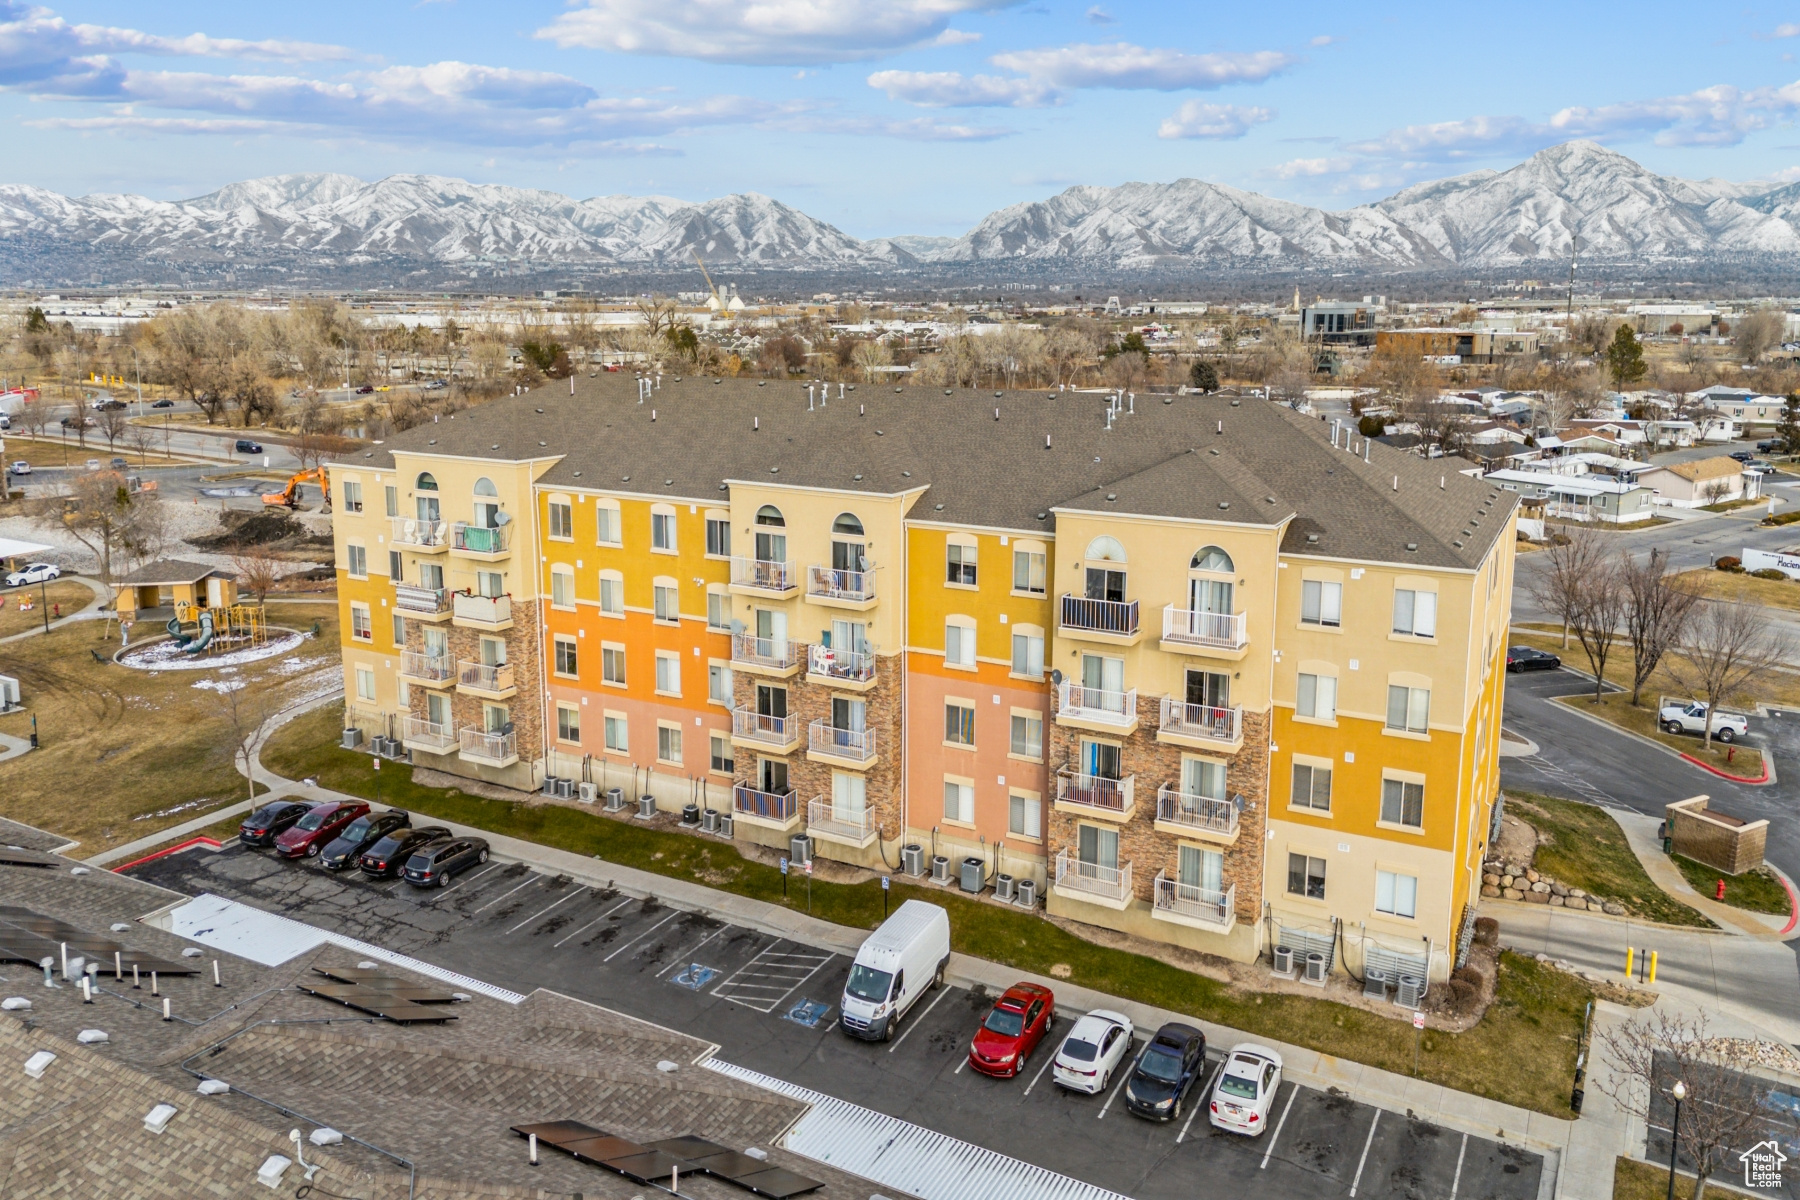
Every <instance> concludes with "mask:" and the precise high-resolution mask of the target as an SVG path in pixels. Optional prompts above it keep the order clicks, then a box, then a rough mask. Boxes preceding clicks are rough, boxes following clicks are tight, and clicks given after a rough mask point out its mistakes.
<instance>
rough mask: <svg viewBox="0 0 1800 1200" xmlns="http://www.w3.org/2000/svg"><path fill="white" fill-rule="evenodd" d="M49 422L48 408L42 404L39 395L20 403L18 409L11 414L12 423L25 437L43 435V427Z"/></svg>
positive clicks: (39, 436)
mask: <svg viewBox="0 0 1800 1200" xmlns="http://www.w3.org/2000/svg"><path fill="white" fill-rule="evenodd" d="M49 424H50V410H49V409H48V408H46V407H45V406H44V401H43V399H42V398H41V397H40V398H39V399H37V400H35V401H28V402H27V403H25V404H22V405H20V406H19V411H18V412H16V413H14V414H13V425H14V426H15V427H16V428H17V429H18V430H19V432H21V433H23V434H24V435H25V436H26V437H32V438H41V437H43V436H44V427H45V426H47V425H49Z"/></svg>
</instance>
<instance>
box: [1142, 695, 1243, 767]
mask: <svg viewBox="0 0 1800 1200" xmlns="http://www.w3.org/2000/svg"><path fill="white" fill-rule="evenodd" d="M1156 740H1157V741H1159V742H1166V743H1168V744H1170V745H1173V746H1190V747H1192V748H1194V749H1196V750H1213V751H1217V752H1218V753H1220V754H1236V753H1237V752H1238V751H1239V750H1240V749H1242V748H1243V745H1244V710H1243V709H1242V708H1213V707H1212V706H1210V705H1206V704H1183V703H1182V702H1181V701H1179V700H1177V699H1175V697H1173V696H1164V697H1163V698H1162V715H1161V717H1160V719H1159V720H1158V723H1157V729H1156Z"/></svg>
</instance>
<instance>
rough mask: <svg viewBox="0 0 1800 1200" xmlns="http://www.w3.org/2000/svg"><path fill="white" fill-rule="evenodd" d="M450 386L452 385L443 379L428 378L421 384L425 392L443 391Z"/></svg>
mask: <svg viewBox="0 0 1800 1200" xmlns="http://www.w3.org/2000/svg"><path fill="white" fill-rule="evenodd" d="M449 386H450V385H449V384H448V383H446V382H444V381H443V380H442V379H428V380H426V381H425V382H424V383H423V384H422V385H420V388H419V390H420V391H424V392H441V391H443V390H444V389H445V388H447V387H449Z"/></svg>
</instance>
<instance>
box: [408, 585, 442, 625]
mask: <svg viewBox="0 0 1800 1200" xmlns="http://www.w3.org/2000/svg"><path fill="white" fill-rule="evenodd" d="M394 607H395V608H397V609H399V610H400V615H401V616H403V617H411V618H412V619H414V620H416V621H447V620H449V619H450V592H449V590H448V589H447V588H428V587H420V586H419V585H418V584H416V583H396V584H395V585H394Z"/></svg>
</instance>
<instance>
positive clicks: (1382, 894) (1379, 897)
mask: <svg viewBox="0 0 1800 1200" xmlns="http://www.w3.org/2000/svg"><path fill="white" fill-rule="evenodd" d="M1418 908H1419V880H1418V877H1417V876H1414V875H1400V874H1397V873H1396V872H1393V871H1377V872H1375V911H1376V912H1379V913H1387V914H1388V915H1389V916H1394V917H1413V916H1417V915H1418Z"/></svg>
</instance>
